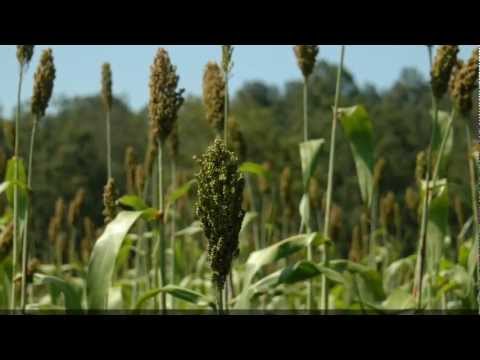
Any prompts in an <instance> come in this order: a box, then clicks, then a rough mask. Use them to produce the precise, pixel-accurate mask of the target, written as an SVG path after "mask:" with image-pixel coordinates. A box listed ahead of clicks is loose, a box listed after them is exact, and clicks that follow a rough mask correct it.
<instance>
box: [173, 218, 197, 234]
mask: <svg viewBox="0 0 480 360" xmlns="http://www.w3.org/2000/svg"><path fill="white" fill-rule="evenodd" d="M202 232H203V225H202V223H201V222H200V221H194V222H193V223H192V224H191V225H190V226H188V227H187V228H185V229H183V230H180V231H177V232H176V233H175V236H176V237H181V236H193V235H196V234H200V233H202Z"/></svg>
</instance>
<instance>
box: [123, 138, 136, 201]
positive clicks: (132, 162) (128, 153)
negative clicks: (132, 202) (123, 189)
mask: <svg viewBox="0 0 480 360" xmlns="http://www.w3.org/2000/svg"><path fill="white" fill-rule="evenodd" d="M135 171H136V158H135V150H134V149H133V147H132V146H128V147H127V149H126V150H125V174H126V178H127V181H126V183H127V194H133V193H134V192H135Z"/></svg>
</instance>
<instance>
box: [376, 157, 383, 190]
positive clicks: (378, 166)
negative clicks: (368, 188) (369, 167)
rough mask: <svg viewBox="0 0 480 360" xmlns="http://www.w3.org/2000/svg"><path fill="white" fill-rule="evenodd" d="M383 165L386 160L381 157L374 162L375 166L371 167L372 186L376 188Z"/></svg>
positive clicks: (380, 177)
mask: <svg viewBox="0 0 480 360" xmlns="http://www.w3.org/2000/svg"><path fill="white" fill-rule="evenodd" d="M385 165H386V161H385V159H384V158H383V157H382V158H380V159H378V161H377V162H376V163H375V167H374V169H373V186H374V187H375V188H377V187H378V186H379V184H380V180H381V179H382V175H383V171H384V169H385Z"/></svg>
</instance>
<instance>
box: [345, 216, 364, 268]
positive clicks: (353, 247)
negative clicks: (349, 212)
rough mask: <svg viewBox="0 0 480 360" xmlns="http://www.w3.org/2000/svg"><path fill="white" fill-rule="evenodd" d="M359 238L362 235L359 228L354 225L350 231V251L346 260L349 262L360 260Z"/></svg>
mask: <svg viewBox="0 0 480 360" xmlns="http://www.w3.org/2000/svg"><path fill="white" fill-rule="evenodd" d="M361 237H362V233H361V231H360V227H359V226H358V225H355V226H354V227H353V231H352V242H351V244H350V251H349V254H348V258H349V259H350V260H351V261H354V262H359V261H360V260H361V256H362V255H361V252H362V247H361Z"/></svg>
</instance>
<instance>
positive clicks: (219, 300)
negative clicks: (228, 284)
mask: <svg viewBox="0 0 480 360" xmlns="http://www.w3.org/2000/svg"><path fill="white" fill-rule="evenodd" d="M216 288H217V314H218V315H222V314H223V289H222V287H221V286H220V284H216Z"/></svg>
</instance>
